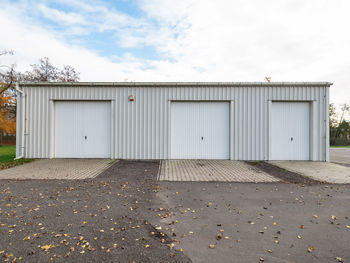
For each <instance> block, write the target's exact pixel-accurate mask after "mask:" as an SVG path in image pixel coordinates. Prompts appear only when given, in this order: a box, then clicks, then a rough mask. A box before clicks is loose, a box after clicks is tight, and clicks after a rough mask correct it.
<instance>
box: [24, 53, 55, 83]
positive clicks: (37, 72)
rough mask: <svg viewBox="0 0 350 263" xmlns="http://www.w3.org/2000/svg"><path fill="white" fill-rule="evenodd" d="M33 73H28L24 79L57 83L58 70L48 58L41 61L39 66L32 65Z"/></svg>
mask: <svg viewBox="0 0 350 263" xmlns="http://www.w3.org/2000/svg"><path fill="white" fill-rule="evenodd" d="M30 66H31V67H32V70H31V71H26V72H25V74H24V78H25V79H26V80H29V81H57V80H58V75H59V74H58V68H57V67H55V66H54V65H52V64H51V62H50V59H49V58H48V57H44V58H41V59H39V64H32V65H30Z"/></svg>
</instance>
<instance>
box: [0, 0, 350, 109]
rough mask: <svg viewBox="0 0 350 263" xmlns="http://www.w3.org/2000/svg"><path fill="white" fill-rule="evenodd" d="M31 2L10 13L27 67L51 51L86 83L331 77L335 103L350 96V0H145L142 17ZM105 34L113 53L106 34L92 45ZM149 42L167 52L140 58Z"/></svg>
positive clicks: (9, 31) (106, 7)
mask: <svg viewBox="0 0 350 263" xmlns="http://www.w3.org/2000/svg"><path fill="white" fill-rule="evenodd" d="M29 2H30V1H29ZM26 3H27V1H23V2H20V3H19V4H10V3H9V2H4V4H3V7H2V9H1V10H0V23H1V25H2V33H3V35H5V36H6V37H5V38H2V41H1V42H0V48H7V49H14V51H15V52H16V56H14V57H12V58H10V60H11V61H14V60H16V62H17V63H18V66H19V67H21V68H25V66H26V65H29V64H30V63H34V62H36V61H37V59H38V58H40V57H43V56H48V57H50V58H51V59H52V61H53V62H54V63H58V64H71V65H73V66H74V67H76V68H77V69H78V70H79V71H80V72H81V79H82V80H83V81H123V80H124V79H126V78H127V79H129V80H134V81H263V80H264V77H265V76H271V77H272V81H331V82H334V83H335V85H334V86H333V87H332V88H331V99H332V101H334V102H336V103H342V102H344V101H345V100H347V101H348V102H350V89H349V88H348V86H347V85H348V84H349V83H350V75H349V74H348V73H347V71H348V69H349V68H350V49H349V48H348V47H349V46H350V34H346V32H347V25H348V24H350V17H349V16H348V15H347V10H349V8H350V3H348V2H347V1H345V0H339V1H337V2H336V3H335V2H331V1H326V0H317V1H316V0H309V1H302V0H286V1H279V0H267V1H257V0H256V1H255V0H235V1H229V0H227V1H226V0H216V1H212V0H203V1H196V0H179V1H176V2H174V1H171V0H137V2H136V3H138V7H139V9H140V10H139V11H140V12H138V13H137V15H135V14H132V12H131V13H126V12H125V11H124V12H122V11H121V10H119V9H118V6H112V4H111V3H110V2H109V3H108V4H107V3H105V2H103V1H89V0H87V1H82V0H61V1H60V4H61V5H62V6H65V7H66V8H64V9H62V8H58V7H55V8H53V7H52V6H50V5H49V4H48V2H47V1H45V0H42V1H39V4H38V6H39V9H38V10H39V11H40V12H41V13H40V12H39V13H40V15H37V14H36V12H30V4H26ZM33 13H34V14H36V15H33ZM42 19H49V20H50V21H53V22H55V23H57V24H58V25H61V26H62V27H61V28H60V29H57V28H56V29H53V28H54V27H52V26H49V25H47V24H46V23H45V22H43V20H42ZM68 25H69V26H68ZM97 34H105V35H107V36H108V39H107V38H106V39H105V41H106V42H107V41H108V44H109V43H112V44H111V46H112V48H110V50H109V51H108V52H109V53H107V54H106V53H103V54H104V56H102V55H101V54H100V53H98V51H97V50H105V49H106V46H107V45H104V44H103V39H102V40H101V41H100V42H98V43H99V44H96V45H91V43H93V42H94V40H95V38H96V37H97ZM113 45H114V46H115V49H113V47H114V46H113ZM145 47H151V50H154V52H155V53H156V54H157V56H155V57H153V58H152V57H151V58H148V59H145V58H142V57H141V56H138V55H137V54H138V53H137V52H136V51H137V50H140V49H141V50H150V49H144V48H145ZM6 59H9V58H6Z"/></svg>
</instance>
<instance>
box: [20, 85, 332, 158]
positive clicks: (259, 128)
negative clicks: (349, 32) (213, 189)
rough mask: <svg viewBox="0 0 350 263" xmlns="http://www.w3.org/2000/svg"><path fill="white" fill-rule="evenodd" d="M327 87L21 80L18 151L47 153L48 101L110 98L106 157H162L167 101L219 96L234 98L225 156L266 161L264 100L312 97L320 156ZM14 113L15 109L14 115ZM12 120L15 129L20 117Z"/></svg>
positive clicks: (166, 139)
mask: <svg viewBox="0 0 350 263" xmlns="http://www.w3.org/2000/svg"><path fill="white" fill-rule="evenodd" d="M72 85H73V86H72ZM74 85H75V86H74ZM328 87H329V84H328V83H96V84H94V83H77V84H70V83H68V84H60V83H58V84H49V85H47V84H44V83H37V84H34V83H28V84H22V85H21V89H23V90H24V91H25V93H26V94H27V96H26V100H27V104H26V125H25V129H26V131H25V133H26V136H25V148H24V152H25V156H26V157H27V158H50V157H51V156H50V153H51V152H52V147H53V145H52V143H51V141H52V138H51V137H52V135H51V134H52V133H51V130H52V129H53V127H52V124H51V117H50V116H52V110H53V109H52V107H51V106H50V105H51V104H50V103H52V101H57V100H112V101H113V102H114V105H115V107H114V112H113V113H114V116H115V119H114V124H113V125H114V127H113V128H114V135H113V136H114V139H115V140H114V145H113V146H114V152H113V153H114V154H112V156H115V158H128V159H129V158H130V159H134V158H135V159H167V158H169V157H170V143H169V142H170V137H169V135H170V130H169V127H170V122H169V121H168V118H169V116H170V112H169V110H170V106H169V101H179V100H183V101H208V100H214V101H218V100H223V101H233V102H234V103H233V106H234V109H233V115H232V116H231V117H230V118H231V119H230V120H231V121H233V130H232V131H231V133H232V135H231V136H232V137H233V154H232V155H231V156H230V158H231V159H234V160H267V159H269V156H268V155H269V121H271V120H270V119H269V114H268V111H269V108H268V104H269V101H309V102H311V101H312V103H313V104H314V111H313V118H315V120H314V122H315V125H314V126H315V127H313V134H314V136H315V138H314V142H315V143H314V145H313V153H314V156H313V160H318V161H322V160H325V159H326V155H327V151H328V145H327V142H326V140H327V136H328V135H327V129H328V127H326V126H327V125H326V123H327V121H328V108H327V105H328V100H329V95H328ZM130 94H133V95H135V101H134V102H130V101H129V100H128V96H129V95H130ZM19 102H21V100H19ZM18 109H20V105H18ZM20 118H21V113H20V111H18V115H17V119H18V120H19V119H20ZM17 125H18V126H17V128H18V130H21V129H22V127H21V125H20V122H17ZM17 143H18V145H21V140H20V136H17ZM18 147H19V146H18ZM112 148H113V147H112ZM17 155H18V154H17Z"/></svg>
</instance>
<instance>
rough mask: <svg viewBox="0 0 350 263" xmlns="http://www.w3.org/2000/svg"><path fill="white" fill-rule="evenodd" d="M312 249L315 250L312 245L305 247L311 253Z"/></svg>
mask: <svg viewBox="0 0 350 263" xmlns="http://www.w3.org/2000/svg"><path fill="white" fill-rule="evenodd" d="M314 250H315V247H314V246H311V247H309V248H308V249H307V251H308V252H309V253H312V252H313V251H314Z"/></svg>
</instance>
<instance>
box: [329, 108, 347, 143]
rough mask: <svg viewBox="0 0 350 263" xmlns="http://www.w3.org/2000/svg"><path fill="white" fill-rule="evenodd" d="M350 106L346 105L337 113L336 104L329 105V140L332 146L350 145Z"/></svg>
mask: <svg viewBox="0 0 350 263" xmlns="http://www.w3.org/2000/svg"><path fill="white" fill-rule="evenodd" d="M349 115H350V106H349V105H348V104H346V103H344V104H343V105H342V106H341V107H340V112H338V111H337V108H336V106H335V105H334V103H331V104H330V105H329V138H330V144H331V145H350V120H349V119H346V116H349Z"/></svg>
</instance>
